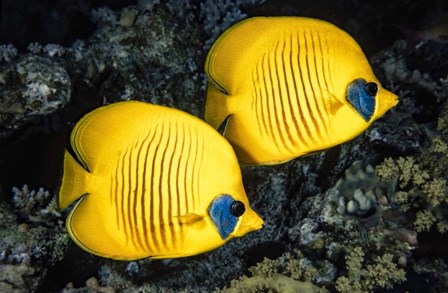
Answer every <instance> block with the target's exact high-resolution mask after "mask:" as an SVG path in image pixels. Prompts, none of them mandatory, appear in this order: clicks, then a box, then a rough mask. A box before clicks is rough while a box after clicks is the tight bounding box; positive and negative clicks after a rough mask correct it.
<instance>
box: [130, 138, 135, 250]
mask: <svg viewBox="0 0 448 293" xmlns="http://www.w3.org/2000/svg"><path fill="white" fill-rule="evenodd" d="M128 150H129V156H128V164H129V165H128V184H129V190H128V224H129V231H130V233H129V234H130V239H131V241H132V244H133V245H134V247H136V246H137V245H136V241H135V240H136V239H135V227H134V219H133V218H134V216H135V214H134V212H135V206H134V204H133V203H135V193H134V186H133V183H134V182H133V178H134V176H133V175H134V174H132V171H133V169H132V146H129V148H128Z"/></svg>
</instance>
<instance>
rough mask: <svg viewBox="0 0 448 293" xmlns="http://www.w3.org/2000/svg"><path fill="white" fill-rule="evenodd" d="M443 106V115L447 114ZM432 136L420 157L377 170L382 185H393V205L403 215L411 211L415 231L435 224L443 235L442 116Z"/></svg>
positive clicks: (447, 160) (445, 156)
mask: <svg viewBox="0 0 448 293" xmlns="http://www.w3.org/2000/svg"><path fill="white" fill-rule="evenodd" d="M447 107H448V105H446V106H445V109H444V110H443V111H445V112H446V111H447V110H446V108H447ZM440 117H441V118H439V120H438V125H437V129H436V131H435V132H434V134H433V138H432V146H431V147H430V148H429V149H428V150H427V151H426V152H423V153H421V154H417V155H414V156H407V157H399V158H396V159H393V158H386V159H385V160H384V161H383V162H382V163H381V164H380V165H378V166H377V168H376V173H377V175H378V176H379V177H380V178H381V180H382V181H384V182H392V183H393V184H396V192H395V194H394V196H393V197H392V201H393V202H394V203H396V204H399V205H400V207H401V209H402V210H403V211H408V210H412V211H414V215H415V216H414V227H415V229H416V230H417V231H418V232H420V231H428V230H429V229H430V228H431V227H432V226H433V225H434V224H437V225H436V229H437V230H438V231H439V232H440V233H444V232H445V231H446V223H447V222H448V219H447V218H446V216H445V215H446V213H447V211H448V197H447V194H448V185H447V178H448V172H447V170H446V166H447V165H448V141H447V138H446V136H445V135H443V134H442V133H443V132H444V131H446V129H445V127H446V126H447V124H446V118H444V117H446V116H443V115H441V116H440Z"/></svg>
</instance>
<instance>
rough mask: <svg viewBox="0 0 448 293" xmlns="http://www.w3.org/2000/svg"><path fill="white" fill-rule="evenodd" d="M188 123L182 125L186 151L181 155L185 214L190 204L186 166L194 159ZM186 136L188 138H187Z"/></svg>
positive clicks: (188, 211) (187, 212) (188, 210)
mask: <svg viewBox="0 0 448 293" xmlns="http://www.w3.org/2000/svg"><path fill="white" fill-rule="evenodd" d="M187 126H188V125H183V131H184V138H185V140H186V141H188V142H187V144H186V145H187V150H188V151H187V152H185V153H186V156H183V160H182V161H183V163H184V178H183V179H184V180H183V181H184V182H183V183H184V201H185V215H187V214H189V213H190V209H191V206H190V205H189V202H188V201H189V200H188V197H189V196H188V183H189V182H190V180H187V178H189V177H188V172H189V170H188V166H189V165H190V164H189V163H190V162H191V161H193V160H194V159H192V158H191V135H190V129H188V128H187ZM187 138H189V140H187Z"/></svg>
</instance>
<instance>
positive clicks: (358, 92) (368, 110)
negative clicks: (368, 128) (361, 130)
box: [347, 78, 376, 122]
mask: <svg viewBox="0 0 448 293" xmlns="http://www.w3.org/2000/svg"><path fill="white" fill-rule="evenodd" d="M366 85H367V82H366V81H365V80H364V79H362V78H359V79H355V80H354V81H353V82H352V83H350V84H349V85H348V89H347V100H348V101H349V102H350V104H351V105H352V106H353V107H354V108H355V110H356V112H358V113H359V115H361V117H362V118H363V119H364V120H365V121H366V122H369V121H370V119H371V118H372V115H373V113H374V112H375V95H376V92H375V93H368V92H367V91H366ZM367 89H370V88H369V87H367ZM372 94H373V95H372Z"/></svg>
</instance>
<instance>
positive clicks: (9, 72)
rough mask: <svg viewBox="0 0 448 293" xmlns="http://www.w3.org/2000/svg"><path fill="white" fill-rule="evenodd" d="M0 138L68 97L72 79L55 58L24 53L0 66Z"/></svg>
mask: <svg viewBox="0 0 448 293" xmlns="http://www.w3.org/2000/svg"><path fill="white" fill-rule="evenodd" d="M0 85H1V88H0V103H1V105H2V107H1V109H0V124H1V126H0V139H1V138H3V137H6V136H8V135H10V134H11V133H12V132H14V131H15V130H17V129H18V128H20V127H21V126H22V125H23V124H25V123H26V122H28V121H30V120H31V119H32V118H34V117H35V116H38V115H40V116H45V115H49V114H51V113H54V112H55V111H56V110H58V109H59V108H61V107H63V106H64V105H65V104H66V103H67V102H68V101H69V99H70V93H71V82H70V78H69V76H68V73H67V71H66V70H65V68H64V67H63V66H62V65H61V63H60V62H58V61H56V60H51V59H49V58H45V57H40V56H33V55H26V56H23V57H22V58H20V59H18V60H17V61H15V62H11V63H7V64H6V65H5V66H2V67H0Z"/></svg>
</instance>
